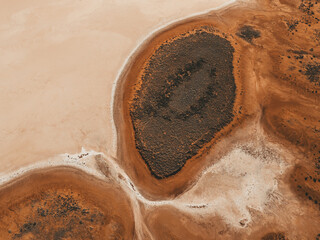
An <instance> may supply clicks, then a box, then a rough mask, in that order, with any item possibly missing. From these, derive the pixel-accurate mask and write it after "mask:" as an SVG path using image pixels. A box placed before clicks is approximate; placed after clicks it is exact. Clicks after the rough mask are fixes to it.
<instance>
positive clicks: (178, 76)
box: [130, 27, 236, 178]
mask: <svg viewBox="0 0 320 240" xmlns="http://www.w3.org/2000/svg"><path fill="white" fill-rule="evenodd" d="M233 52H234V49H233V47H232V45H231V44H230V42H229V41H228V40H227V39H226V38H224V37H221V36H219V35H216V34H214V32H212V29H210V28H206V27H203V28H200V29H198V30H195V31H193V32H187V33H185V34H182V35H181V36H178V37H176V38H174V39H170V40H167V41H166V42H164V43H162V44H161V45H160V46H159V48H158V49H157V50H156V51H155V53H154V54H153V55H152V56H151V58H150V59H148V60H147V62H146V63H145V67H144V69H143V70H142V72H141V73H140V75H141V77H140V78H138V79H137V81H138V84H139V87H136V89H135V90H133V99H132V103H131V104H130V105H131V106H130V116H131V120H132V124H133V129H134V134H135V144H136V148H137V149H138V151H139V153H140V154H141V156H142V158H143V160H144V161H145V162H146V163H147V164H148V167H149V168H150V171H151V173H152V174H153V175H154V176H155V177H157V178H166V177H169V176H171V175H174V174H175V173H177V172H178V171H179V170H180V169H181V168H182V167H183V166H184V164H185V163H186V161H187V160H188V159H190V158H192V157H193V156H195V155H196V154H197V153H198V152H199V150H201V149H202V148H203V147H204V146H205V144H207V143H209V142H210V141H211V140H212V138H214V136H215V135H216V133H217V132H219V131H220V130H222V129H223V128H224V127H225V126H227V125H228V124H229V123H230V122H231V121H232V118H233V104H234V101H235V94H236V85H235V81H234V77H233V64H232V62H233Z"/></svg>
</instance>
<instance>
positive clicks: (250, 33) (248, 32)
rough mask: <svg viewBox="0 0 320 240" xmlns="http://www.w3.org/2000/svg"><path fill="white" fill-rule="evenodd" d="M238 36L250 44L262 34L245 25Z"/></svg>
mask: <svg viewBox="0 0 320 240" xmlns="http://www.w3.org/2000/svg"><path fill="white" fill-rule="evenodd" d="M236 35H237V36H238V37H241V38H242V39H244V40H246V41H247V42H248V43H252V40H253V39H255V38H259V37H260V36H261V33H260V31H258V30H255V29H254V28H253V27H252V26H248V25H245V26H243V27H241V28H240V29H239V30H238V32H237V33H236Z"/></svg>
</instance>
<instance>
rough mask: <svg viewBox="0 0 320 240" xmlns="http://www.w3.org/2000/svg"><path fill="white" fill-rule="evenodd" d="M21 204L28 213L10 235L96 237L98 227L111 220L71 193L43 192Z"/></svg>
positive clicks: (54, 238)
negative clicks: (84, 205) (36, 198)
mask: <svg viewBox="0 0 320 240" xmlns="http://www.w3.org/2000/svg"><path fill="white" fill-rule="evenodd" d="M18 208H22V209H24V211H27V212H28V214H24V215H26V216H27V217H26V218H25V220H24V222H22V223H19V222H17V226H16V228H17V229H18V231H13V230H10V232H9V233H11V235H12V238H11V239H25V237H26V236H32V237H33V238H32V239H39V240H42V239H43V240H48V239H53V240H62V239H65V238H68V239H69V238H72V239H96V238H95V231H96V230H97V229H99V228H101V227H102V226H103V225H105V224H108V222H109V221H110V220H109V219H108V218H106V217H105V216H104V214H103V213H101V212H100V211H99V210H98V209H95V208H94V209H87V208H84V207H83V206H81V203H79V201H78V200H76V199H75V198H74V197H73V196H72V195H71V194H58V193H51V194H44V195H42V197H41V199H38V200H31V201H30V202H29V203H27V204H26V205H24V206H18ZM17 211H19V209H17ZM28 239H29V238H28Z"/></svg>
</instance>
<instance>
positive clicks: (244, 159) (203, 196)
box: [177, 146, 286, 227]
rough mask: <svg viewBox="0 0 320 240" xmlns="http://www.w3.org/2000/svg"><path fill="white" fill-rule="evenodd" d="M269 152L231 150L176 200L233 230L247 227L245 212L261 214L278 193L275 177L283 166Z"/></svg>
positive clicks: (247, 219) (249, 217)
mask: <svg viewBox="0 0 320 240" xmlns="http://www.w3.org/2000/svg"><path fill="white" fill-rule="evenodd" d="M272 151H275V150H274V149H272ZM272 151H271V150H270V149H266V148H263V147H261V146H260V148H257V147H256V149H255V150H254V151H252V152H250V148H247V147H238V148H235V149H233V150H232V151H231V152H230V153H229V154H227V155H226V156H225V157H223V158H222V159H221V160H220V161H219V162H218V163H216V164H215V165H213V166H212V167H210V168H209V169H207V170H206V171H205V172H204V173H203V174H202V175H201V177H200V179H199V181H198V182H197V183H196V185H195V186H194V187H192V188H191V189H190V190H189V191H188V192H186V193H185V194H183V195H182V196H180V197H179V198H178V199H177V201H178V202H180V203H188V204H189V211H192V212H195V211H196V212H198V213H201V214H212V213H216V214H218V215H220V216H221V217H223V218H224V219H225V220H226V222H227V223H229V224H231V225H232V226H234V227H245V226H247V225H248V224H249V223H250V222H251V220H252V216H251V214H250V211H249V209H250V208H251V209H255V210H258V211H261V212H263V211H264V209H265V208H266V204H267V203H268V202H269V201H272V195H274V194H279V193H278V192H277V190H278V182H277V177H279V176H280V175H281V174H282V173H283V172H284V170H285V169H286V164H285V162H284V161H283V160H282V159H281V158H280V155H278V154H275V153H274V152H272Z"/></svg>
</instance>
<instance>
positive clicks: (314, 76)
mask: <svg viewBox="0 0 320 240" xmlns="http://www.w3.org/2000/svg"><path fill="white" fill-rule="evenodd" d="M304 74H305V75H306V76H307V78H308V79H309V80H310V82H313V83H317V84H320V64H307V65H306V67H305V73H304Z"/></svg>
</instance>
